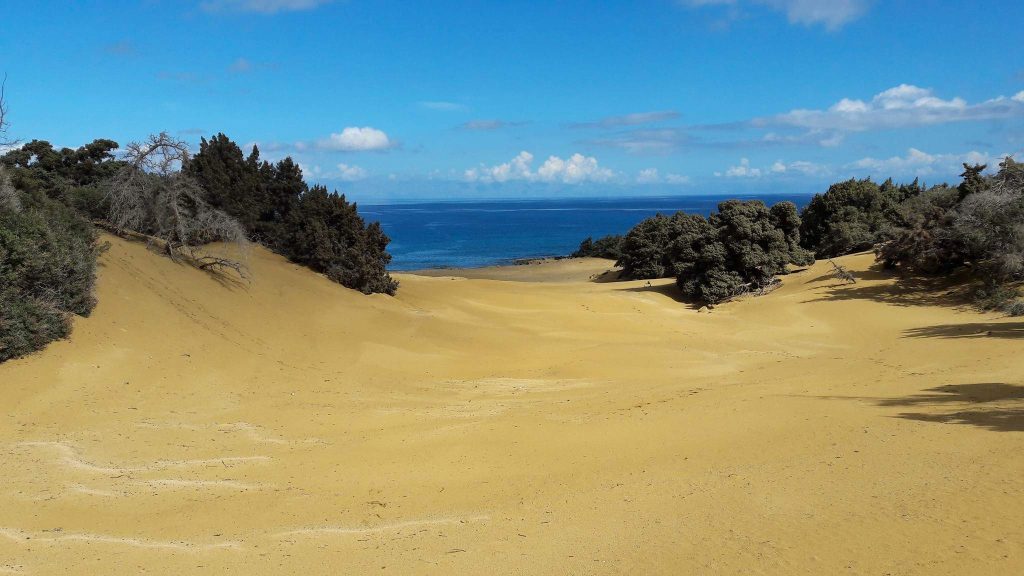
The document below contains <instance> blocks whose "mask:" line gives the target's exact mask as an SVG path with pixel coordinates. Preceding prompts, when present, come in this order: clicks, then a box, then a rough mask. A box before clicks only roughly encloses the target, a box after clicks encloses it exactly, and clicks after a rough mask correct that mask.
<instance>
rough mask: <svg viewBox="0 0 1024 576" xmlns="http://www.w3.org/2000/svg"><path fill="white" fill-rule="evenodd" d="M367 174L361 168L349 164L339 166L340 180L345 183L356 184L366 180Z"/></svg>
mask: <svg viewBox="0 0 1024 576" xmlns="http://www.w3.org/2000/svg"><path fill="white" fill-rule="evenodd" d="M367 175H368V174H367V172H366V170H365V169H363V168H361V167H359V166H352V165H349V164H338V179H340V180H343V181H345V182H355V181H356V180H362V179H364V178H366V176H367Z"/></svg>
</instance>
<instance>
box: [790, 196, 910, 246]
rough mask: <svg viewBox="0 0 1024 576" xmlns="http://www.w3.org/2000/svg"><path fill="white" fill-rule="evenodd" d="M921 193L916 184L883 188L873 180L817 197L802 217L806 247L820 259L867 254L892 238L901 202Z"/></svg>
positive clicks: (801, 233)
mask: <svg viewBox="0 0 1024 576" xmlns="http://www.w3.org/2000/svg"><path fill="white" fill-rule="evenodd" d="M919 193H920V188H919V187H918V186H917V182H916V181H915V182H914V183H913V184H911V185H909V186H895V185H893V183H892V181H891V180H888V181H886V182H885V183H884V184H883V185H882V186H879V185H878V184H875V183H874V182H872V181H871V179H870V178H866V179H864V180H856V179H850V180H847V181H845V182H839V183H836V184H833V185H832V186H830V187H829V189H828V191H827V192H825V193H824V194H816V195H815V196H814V197H813V198H812V199H811V202H810V203H809V204H808V205H807V208H805V209H804V211H803V214H802V215H801V228H800V236H801V238H802V239H803V245H804V247H806V248H808V249H810V250H811V251H812V252H814V254H815V256H817V257H819V258H831V257H834V256H841V255H843V254H849V253H851V252H857V251H860V250H867V249H869V248H871V247H872V246H874V245H875V244H876V243H878V242H881V241H883V240H885V239H887V238H888V237H889V235H890V234H891V231H892V227H893V224H894V218H895V216H896V209H897V207H898V205H899V203H900V202H902V201H904V200H906V199H907V198H911V197H913V196H916V195H917V194H919Z"/></svg>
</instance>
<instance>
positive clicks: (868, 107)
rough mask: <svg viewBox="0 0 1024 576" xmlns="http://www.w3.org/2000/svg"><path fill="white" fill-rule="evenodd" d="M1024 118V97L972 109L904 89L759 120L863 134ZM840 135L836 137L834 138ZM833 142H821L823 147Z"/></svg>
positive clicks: (765, 124)
mask: <svg viewBox="0 0 1024 576" xmlns="http://www.w3.org/2000/svg"><path fill="white" fill-rule="evenodd" d="M1016 116H1024V92H1022V93H1020V94H1017V95H1015V96H1013V97H1012V98H1007V97H1005V96H999V97H997V98H992V99H990V100H985V101H984V102H979V103H976V104H969V103H968V102H967V101H966V100H964V99H963V98H959V97H955V98H951V99H948V100H944V99H942V98H939V97H937V96H935V94H934V92H933V91H932V90H931V89H928V88H920V87H917V86H913V85H910V84H900V85H899V86H896V87H894V88H890V89H888V90H885V91H883V92H880V93H878V94H876V95H875V96H874V97H873V98H871V100H869V101H864V100H857V99H851V98H843V99H842V100H840V101H839V102H836V103H835V104H833V105H832V106H831V107H829V108H828V109H827V110H807V109H798V110H793V111H791V112H787V113H785V114H779V115H776V116H770V117H765V118H756V119H754V120H753V121H751V124H752V125H753V126H755V127H768V126H787V127H792V128H801V129H805V130H812V131H819V132H829V133H832V132H835V131H839V132H861V131H865V130H885V129H892V128H905V127H912V126H927V125H932V124H945V123H949V122H962V121H968V120H995V119H1002V118H1011V117H1016ZM834 137H835V136H834V135H833V138H834ZM831 142H833V140H830V139H824V140H822V141H821V144H822V145H828V144H829V143H831Z"/></svg>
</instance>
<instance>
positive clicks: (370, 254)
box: [184, 134, 398, 294]
mask: <svg viewBox="0 0 1024 576" xmlns="http://www.w3.org/2000/svg"><path fill="white" fill-rule="evenodd" d="M184 171H185V172H186V173H188V174H189V175H191V176H192V177H193V178H195V179H196V181H198V182H199V184H200V186H201V187H202V188H203V190H204V191H205V198H206V201H207V202H208V203H209V204H210V205H211V206H213V207H215V208H218V209H220V210H223V211H224V212H226V213H227V214H229V215H231V216H234V217H235V218H237V219H238V220H239V222H241V224H242V225H243V227H244V228H245V230H246V231H247V233H248V234H249V235H250V237H252V238H253V239H255V240H256V241H258V242H260V243H262V244H264V245H265V246H267V247H268V248H270V249H272V250H274V251H276V252H278V253H280V254H282V255H284V256H286V257H287V258H289V259H290V260H292V261H294V262H297V263H300V264H303V265H305V266H308V267H310V268H312V269H313V270H316V271H318V272H322V273H324V274H325V275H326V276H327V277H328V278H330V279H331V280H334V281H335V282H338V283H339V284H342V285H343V286H346V287H348V288H353V289H356V290H359V291H361V292H363V293H366V294H370V293H376V292H383V293H386V294H394V293H395V290H396V289H397V287H398V283H397V282H395V281H394V280H393V279H392V278H391V276H390V275H388V273H387V269H386V267H387V264H388V263H389V262H390V261H391V256H390V255H389V254H388V253H387V244H388V242H390V239H389V238H388V237H387V236H386V235H385V234H384V232H383V231H382V230H381V228H380V226H379V225H378V224H376V223H374V224H370V225H369V226H367V224H366V222H365V221H364V220H363V219H362V218H361V217H360V216H359V214H358V211H357V209H356V205H355V204H354V203H349V202H348V201H347V200H346V199H345V196H344V195H339V194H338V193H336V192H331V193H328V191H327V189H326V188H323V187H321V186H314V187H313V188H309V187H308V186H307V185H306V183H305V181H304V180H303V178H302V170H301V169H300V168H299V166H298V164H296V163H295V162H294V161H293V160H292V159H291V158H285V159H284V160H281V161H280V162H278V163H276V164H271V163H269V162H266V161H261V160H260V156H259V149H257V148H256V147H255V146H254V147H253V149H252V152H251V153H250V154H249V155H248V156H247V157H243V154H242V150H241V149H240V148H239V147H238V145H237V144H235V143H234V142H232V141H231V140H230V139H229V138H228V137H227V136H225V135H224V134H217V135H216V136H213V137H212V138H210V139H209V140H207V139H205V138H204V139H203V140H202V141H201V143H200V149H199V153H198V154H196V155H195V156H193V157H192V158H191V159H190V160H189V161H188V162H187V164H186V166H185V168H184Z"/></svg>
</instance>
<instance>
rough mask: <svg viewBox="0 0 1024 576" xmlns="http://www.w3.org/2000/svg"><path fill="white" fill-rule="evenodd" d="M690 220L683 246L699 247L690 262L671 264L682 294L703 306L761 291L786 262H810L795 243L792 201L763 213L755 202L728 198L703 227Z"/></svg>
mask: <svg viewBox="0 0 1024 576" xmlns="http://www.w3.org/2000/svg"><path fill="white" fill-rule="evenodd" d="M690 221H691V222H693V223H694V224H693V226H692V230H693V234H691V235H690V237H689V238H688V240H689V242H688V245H689V246H691V247H692V246H694V245H695V244H700V249H699V250H694V258H693V260H692V261H686V260H683V261H677V262H676V263H675V270H676V272H677V278H676V282H677V283H678V285H679V287H680V289H681V290H682V291H683V293H684V294H686V295H688V296H690V297H693V298H697V299H699V300H702V301H705V302H712V303H714V302H720V301H722V300H725V299H727V298H729V297H732V296H735V295H737V294H740V293H742V292H745V291H748V290H763V289H765V288H767V287H768V286H770V285H771V284H772V283H773V282H774V280H775V277H776V276H777V275H779V274H782V273H785V271H786V266H787V265H788V264H790V263H793V264H801V265H803V264H808V263H810V262H811V261H813V258H812V257H811V255H810V254H809V253H808V252H807V251H806V250H804V249H803V248H801V247H800V245H799V244H800V232H799V230H800V217H799V215H798V214H797V210H796V206H795V205H793V203H792V202H780V203H779V204H776V205H775V206H773V207H772V208H771V209H768V207H766V206H765V205H764V203H763V202H761V201H759V200H752V201H740V200H728V201H726V202H722V203H721V204H719V205H718V212H717V213H715V214H712V215H711V217H710V218H709V219H708V221H707V226H703V225H701V224H700V223H699V222H697V221H695V220H694V219H693V217H691V218H690ZM701 235H703V236H701ZM677 254H679V252H677Z"/></svg>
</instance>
